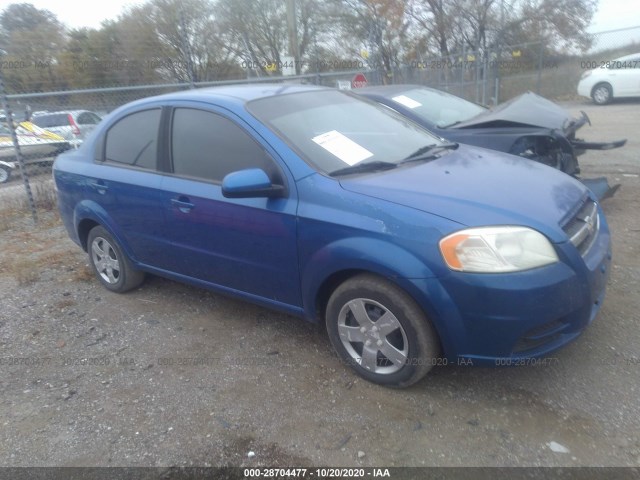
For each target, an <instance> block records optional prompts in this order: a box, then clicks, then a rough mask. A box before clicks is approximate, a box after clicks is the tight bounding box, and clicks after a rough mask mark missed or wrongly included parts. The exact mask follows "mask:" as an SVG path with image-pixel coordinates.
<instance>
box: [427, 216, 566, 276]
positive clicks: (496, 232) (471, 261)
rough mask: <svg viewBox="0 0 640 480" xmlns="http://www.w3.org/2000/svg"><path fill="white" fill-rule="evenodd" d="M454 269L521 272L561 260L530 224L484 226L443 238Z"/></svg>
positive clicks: (443, 247)
mask: <svg viewBox="0 0 640 480" xmlns="http://www.w3.org/2000/svg"><path fill="white" fill-rule="evenodd" d="M440 252H441V253H442V256H443V258H444V261H445V262H446V263H447V265H448V266H449V268H450V269H452V270H457V271H460V272H477V273H502V272H519V271H522V270H529V269H531V268H536V267H542V266H544V265H549V264H551V263H555V262H557V261H558V256H557V255H556V251H555V249H554V248H553V246H552V245H551V243H550V242H549V240H547V238H546V237H545V236H544V235H542V234H541V233H540V232H537V231H535V230H532V229H531V228H527V227H516V226H513V227H512V226H508V227H482V228H469V229H467V230H461V231H459V232H456V233H452V234H451V235H448V236H446V237H445V238H443V239H442V240H440Z"/></svg>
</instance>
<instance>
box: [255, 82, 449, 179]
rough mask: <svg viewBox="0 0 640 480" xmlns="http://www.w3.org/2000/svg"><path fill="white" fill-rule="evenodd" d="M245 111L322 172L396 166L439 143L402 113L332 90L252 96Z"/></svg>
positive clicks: (437, 139)
mask: <svg viewBox="0 0 640 480" xmlns="http://www.w3.org/2000/svg"><path fill="white" fill-rule="evenodd" d="M248 108H249V110H250V111H251V113H252V114H253V115H254V116H256V117H257V118H258V119H260V120H261V121H262V122H264V123H266V124H267V125H269V126H271V127H272V128H273V129H274V130H275V131H276V132H278V133H279V134H280V135H281V136H282V137H283V138H284V139H285V140H286V141H287V142H288V143H289V144H290V145H291V146H292V147H293V148H294V149H295V150H296V151H297V152H298V153H299V154H300V155H302V157H303V158H305V159H306V160H307V161H308V162H309V163H311V164H312V165H313V166H315V167H316V168H317V169H318V170H319V171H322V172H325V173H332V172H337V171H340V170H343V169H345V168H346V167H352V166H354V165H357V164H365V163H370V162H376V163H378V164H380V162H384V163H388V162H389V163H392V164H398V163H400V162H401V161H402V160H403V159H405V158H406V157H407V156H409V155H411V154H412V153H413V152H415V151H416V150H418V149H420V148H422V147H424V146H425V145H440V144H442V141H441V140H440V139H439V138H438V137H435V136H434V135H432V134H430V133H429V132H427V131H426V130H424V129H422V128H420V127H418V126H417V125H415V124H413V123H412V122H410V121H407V120H406V119H405V118H404V117H402V116H400V115H398V114H396V113H395V112H392V111H390V110H389V109H387V108H384V107H380V106H378V105H376V104H373V103H371V102H367V101H364V100H361V99H359V98H355V97H354V96H352V95H350V94H346V93H344V92H340V91H338V90H319V91H310V92H302V93H293V94H289V95H280V96H275V97H268V98H263V99H259V100H254V101H253V102H250V103H249V104H248Z"/></svg>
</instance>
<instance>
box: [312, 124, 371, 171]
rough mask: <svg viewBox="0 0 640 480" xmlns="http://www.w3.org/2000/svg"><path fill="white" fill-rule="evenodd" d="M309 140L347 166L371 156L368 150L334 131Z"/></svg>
mask: <svg viewBox="0 0 640 480" xmlns="http://www.w3.org/2000/svg"><path fill="white" fill-rule="evenodd" d="M311 140H313V141H314V142H316V143H317V144H318V145H320V146H321V147H322V148H324V149H325V150H326V151H327V152H329V153H331V154H333V155H335V156H336V157H338V158H339V159H340V160H342V161H343V162H344V163H346V164H347V165H349V166H351V165H355V164H356V163H358V162H361V161H362V160H364V159H366V158H369V157H372V156H373V153H371V152H370V151H369V150H367V149H366V148H364V147H362V146H360V145H358V144H357V143H356V142H354V141H353V140H351V139H350V138H347V137H345V136H344V135H342V134H341V133H340V132H338V131H336V130H331V131H330V132H327V133H323V134H322V135H318V136H317V137H313V138H312V139H311Z"/></svg>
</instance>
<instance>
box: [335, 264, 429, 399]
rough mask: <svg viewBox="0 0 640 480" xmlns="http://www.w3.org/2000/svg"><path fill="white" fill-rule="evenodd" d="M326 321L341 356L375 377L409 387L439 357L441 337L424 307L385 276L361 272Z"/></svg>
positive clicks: (342, 291)
mask: <svg viewBox="0 0 640 480" xmlns="http://www.w3.org/2000/svg"><path fill="white" fill-rule="evenodd" d="M326 323H327V331H328V333H329V339H330V340H331V343H332V344H333V347H334V348H335V350H336V352H337V353H338V355H339V356H340V357H341V358H342V360H344V361H345V362H346V363H347V364H349V365H350V366H351V367H352V368H353V369H354V370H355V371H356V373H358V375H360V376H362V377H363V378H365V379H367V380H369V381H371V382H374V383H378V384H381V385H386V386H391V387H407V386H409V385H411V384H413V383H415V382H417V381H418V380H420V379H421V378H422V377H424V376H425V375H426V374H427V372H428V371H429V370H431V368H432V367H433V366H434V365H435V364H436V362H437V356H438V353H439V351H440V346H439V341H438V337H437V335H436V332H435V330H434V329H433V327H432V325H431V323H430V322H429V320H428V319H427V317H426V315H425V314H424V312H423V311H422V309H420V307H419V306H418V305H417V304H416V302H415V301H414V300H413V299H412V298H411V297H410V296H409V295H407V294H406V293H405V292H404V291H403V290H401V289H400V288H399V287H397V286H396V285H394V284H392V283H390V282H388V281H386V280H383V279H381V278H379V277H376V276H373V275H368V274H364V275H358V276H356V277H353V278H351V279H349V280H347V281H346V282H344V283H343V284H342V285H340V286H339V287H338V288H337V289H336V290H335V291H334V292H333V294H332V295H331V298H330V299H329V302H328V304H327V311H326Z"/></svg>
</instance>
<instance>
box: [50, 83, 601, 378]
mask: <svg viewBox="0 0 640 480" xmlns="http://www.w3.org/2000/svg"><path fill="white" fill-rule="evenodd" d="M54 178H55V183H56V187H57V191H58V199H59V207H60V211H61V215H62V219H63V221H64V224H65V226H66V228H67V230H68V231H69V234H70V236H71V238H72V239H73V240H74V241H75V242H76V243H77V244H78V245H80V246H81V247H82V248H83V249H84V250H86V251H87V252H88V254H89V258H90V264H91V266H92V268H93V270H94V271H95V273H96V276H97V278H98V279H99V281H100V282H102V284H103V285H104V286H105V287H106V288H108V289H109V290H112V291H115V292H125V291H127V290H130V289H133V288H135V287H136V286H138V285H139V284H140V283H141V282H142V281H143V278H144V275H145V273H151V274H155V275H161V276H164V277H168V278H171V279H174V280H178V281H182V282H187V283H189V284H192V285H195V286H198V287H204V288H208V289H212V290H215V291H218V292H221V293H225V294H229V295H234V296H237V297H241V298H244V299H246V300H249V301H252V302H255V303H258V304H260V305H263V306H266V307H271V308H276V309H279V310H281V311H284V312H287V313H290V314H294V315H298V316H302V317H304V318H306V319H308V320H311V321H314V322H324V323H325V324H326V328H327V331H328V336H329V338H330V341H331V343H332V344H333V346H334V348H335V350H336V352H337V353H338V355H339V356H340V357H341V359H342V360H343V361H344V362H345V363H347V364H349V365H351V366H352V367H353V369H354V370H355V371H356V372H357V373H358V374H359V375H361V376H362V377H364V378H366V379H368V380H370V381H372V382H376V383H380V384H384V385H389V386H398V387H403V386H408V385H410V384H412V383H414V382H416V381H418V380H419V379H420V378H422V377H423V376H424V375H425V374H426V373H427V371H429V370H430V369H431V368H432V366H433V365H436V364H439V363H447V362H450V363H453V362H455V363H460V362H461V361H464V362H465V363H472V364H473V365H478V364H485V365H486V364H490V365H494V364H497V363H498V364H500V363H509V362H511V361H514V360H520V359H525V358H526V359H531V358H540V357H544V356H545V355H546V354H548V353H549V352H551V351H553V350H555V349H557V348H559V347H561V346H563V345H565V344H567V343H568V342H570V341H571V340H573V339H575V338H576V337H577V336H578V335H579V334H580V333H581V332H582V331H583V330H584V329H585V327H586V326H587V325H588V324H589V323H590V322H591V321H592V320H593V318H594V317H595V316H596V314H597V312H598V310H599V308H600V305H601V303H602V300H603V297H604V291H605V284H606V281H607V276H608V272H609V266H610V261H611V253H610V234H609V230H608V227H607V223H606V220H605V218H604V215H603V214H602V211H601V209H600V206H599V205H598V203H597V202H596V201H595V199H594V197H593V195H592V194H591V193H590V191H589V190H588V189H587V188H586V187H585V186H584V185H582V184H580V183H579V182H577V181H576V180H574V179H573V178H571V177H570V176H568V175H566V174H564V173H561V172H558V171H556V170H554V169H552V168H549V167H547V166H544V165H541V164H539V163H535V162H523V161H522V159H521V158H519V157H513V156H510V155H508V154H503V153H499V152H495V151H489V150H484V149H480V148H472V147H468V146H463V145H458V144H454V143H446V142H444V141H443V140H442V139H440V138H438V137H435V136H433V135H432V134H430V133H429V132H427V131H426V130H423V129H422V128H421V127H419V126H417V125H415V124H413V123H411V122H410V121H408V120H406V119H404V118H402V117H400V116H399V115H398V114H396V113H394V112H392V111H390V110H389V109H387V108H385V107H381V106H378V105H376V104H374V103H371V102H369V101H367V100H363V99H360V98H356V97H355V96H353V95H352V94H349V93H345V92H340V91H337V90H334V89H330V88H320V87H311V86H300V85H254V86H234V87H224V88H216V89H203V90H191V91H187V92H180V93H174V94H169V95H164V96H159V97H153V98H148V99H144V100H140V101H137V102H134V103H131V104H128V105H125V106H123V107H121V108H120V109H118V110H116V111H115V112H113V113H112V114H111V115H110V116H109V117H107V118H106V119H105V120H104V121H103V122H102V123H101V124H100V125H99V126H98V127H97V128H96V130H94V132H93V133H92V134H91V136H90V137H89V138H88V139H87V140H86V141H85V142H84V143H83V145H82V147H81V148H80V149H78V150H74V151H70V152H68V153H65V154H63V155H61V156H60V157H58V159H57V160H56V162H55V165H54Z"/></svg>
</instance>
